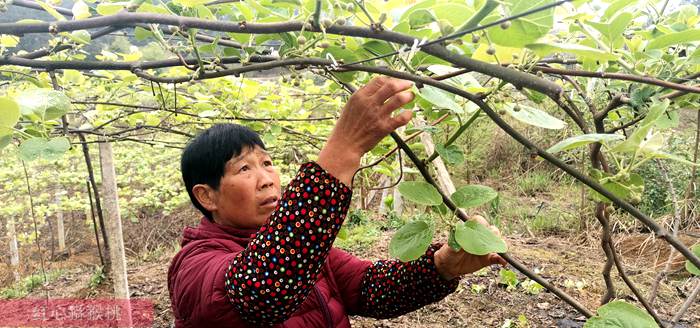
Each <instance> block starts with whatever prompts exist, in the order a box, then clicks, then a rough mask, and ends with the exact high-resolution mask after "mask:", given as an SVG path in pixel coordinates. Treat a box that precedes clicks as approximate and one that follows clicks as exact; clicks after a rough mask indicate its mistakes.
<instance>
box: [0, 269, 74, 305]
mask: <svg viewBox="0 0 700 328" xmlns="http://www.w3.org/2000/svg"><path fill="white" fill-rule="evenodd" d="M62 273H63V271H61V270H52V271H48V272H46V282H47V283H48V282H51V281H53V280H55V279H56V278H58V276H60V275H61V274H62ZM42 285H44V275H43V274H42V273H34V274H32V275H29V276H27V277H24V278H22V280H20V281H18V282H17V283H15V284H14V285H12V286H10V287H7V288H4V289H2V290H0V298H2V299H11V298H23V297H26V296H27V295H28V294H29V293H31V292H32V291H34V289H36V288H37V287H40V286H42Z"/></svg>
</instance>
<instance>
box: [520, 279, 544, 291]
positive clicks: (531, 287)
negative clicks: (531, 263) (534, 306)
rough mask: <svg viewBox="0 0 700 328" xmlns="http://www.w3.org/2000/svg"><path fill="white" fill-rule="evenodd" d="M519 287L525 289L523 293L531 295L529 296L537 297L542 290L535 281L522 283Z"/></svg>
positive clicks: (528, 280) (542, 287)
mask: <svg viewBox="0 0 700 328" xmlns="http://www.w3.org/2000/svg"><path fill="white" fill-rule="evenodd" d="M520 286H521V287H523V289H525V292H527V293H528V294H531V295H537V294H539V293H541V292H542V291H543V290H544V286H542V285H540V284H539V283H537V282H536V281H534V280H530V279H527V280H525V281H523V282H522V283H521V284H520Z"/></svg>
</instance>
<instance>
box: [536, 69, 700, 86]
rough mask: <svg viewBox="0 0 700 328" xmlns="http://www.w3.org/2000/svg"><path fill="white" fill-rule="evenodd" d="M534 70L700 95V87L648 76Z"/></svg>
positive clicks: (564, 70) (567, 70) (563, 70)
mask: <svg viewBox="0 0 700 328" xmlns="http://www.w3.org/2000/svg"><path fill="white" fill-rule="evenodd" d="M532 70H533V71H539V72H543V73H549V74H559V75H567V76H583V77H592V78H601V79H611V80H624V81H632V82H639V83H643V84H650V85H656V86H660V87H664V88H667V89H673V90H680V91H685V92H692V93H700V87H696V86H692V85H685V84H678V83H673V82H669V81H664V80H659V79H656V78H653V77H648V76H637V75H632V74H624V73H607V72H589V71H580V70H569V69H561V68H553V67H546V66H535V67H533V68H532Z"/></svg>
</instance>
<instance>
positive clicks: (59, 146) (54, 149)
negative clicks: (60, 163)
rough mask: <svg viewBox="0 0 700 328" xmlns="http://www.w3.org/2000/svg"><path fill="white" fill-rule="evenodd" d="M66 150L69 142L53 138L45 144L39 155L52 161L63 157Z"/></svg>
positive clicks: (62, 138)
mask: <svg viewBox="0 0 700 328" xmlns="http://www.w3.org/2000/svg"><path fill="white" fill-rule="evenodd" d="M68 149H70V141H68V138H66V137H58V138H53V139H51V140H49V142H47V143H46V148H45V149H44V151H43V153H42V154H41V155H42V157H44V158H46V159H48V160H54V159H58V158H60V157H61V156H63V154H64V153H65V152H66V151H68Z"/></svg>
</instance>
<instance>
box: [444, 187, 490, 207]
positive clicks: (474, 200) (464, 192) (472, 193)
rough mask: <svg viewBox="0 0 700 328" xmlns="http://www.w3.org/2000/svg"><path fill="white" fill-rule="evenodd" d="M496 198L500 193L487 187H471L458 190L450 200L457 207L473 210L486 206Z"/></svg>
mask: <svg viewBox="0 0 700 328" xmlns="http://www.w3.org/2000/svg"><path fill="white" fill-rule="evenodd" d="M496 197H498V193H497V192H496V191H495V190H493V189H491V188H489V187H487V186H479V185H469V186H464V187H460V188H459V189H457V191H455V192H454V193H453V194H452V196H451V197H450V198H451V199H452V201H453V202H454V203H455V205H457V207H461V208H471V207H477V206H480V205H483V204H486V203H488V202H490V201H492V200H494V199H495V198H496Z"/></svg>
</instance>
